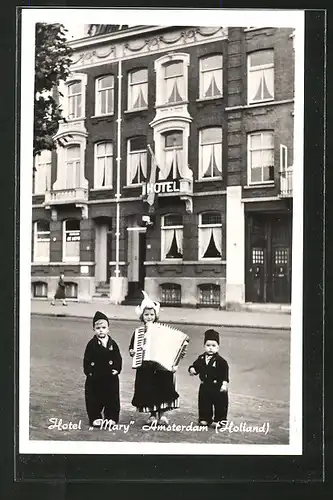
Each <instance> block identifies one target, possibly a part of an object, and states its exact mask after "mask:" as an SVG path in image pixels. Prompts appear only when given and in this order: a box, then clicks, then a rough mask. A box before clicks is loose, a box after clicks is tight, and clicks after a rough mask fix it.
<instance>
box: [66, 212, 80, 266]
mask: <svg viewBox="0 0 333 500" xmlns="http://www.w3.org/2000/svg"><path fill="white" fill-rule="evenodd" d="M69 221H76V222H78V224H79V230H78V231H79V232H80V240H79V255H78V257H72V256H68V255H66V246H67V241H66V234H67V233H68V232H71V231H74V229H72V230H68V229H66V225H67V222H69ZM75 231H77V230H75ZM80 242H81V227H80V220H79V219H65V220H64V221H63V225H62V261H63V262H73V263H79V262H80V258H81V255H80V254H81V251H80V250H81V249H80Z"/></svg>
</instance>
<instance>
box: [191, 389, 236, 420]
mask: <svg viewBox="0 0 333 500" xmlns="http://www.w3.org/2000/svg"><path fill="white" fill-rule="evenodd" d="M198 405H199V420H200V421H201V420H205V421H206V422H207V423H208V424H209V425H210V424H211V423H212V422H213V421H214V422H220V421H221V420H227V415H228V406H229V397H228V392H227V391H223V392H222V391H221V390H220V387H219V386H216V385H215V384H213V383H207V382H202V383H201V384H200V388H199V395H198Z"/></svg>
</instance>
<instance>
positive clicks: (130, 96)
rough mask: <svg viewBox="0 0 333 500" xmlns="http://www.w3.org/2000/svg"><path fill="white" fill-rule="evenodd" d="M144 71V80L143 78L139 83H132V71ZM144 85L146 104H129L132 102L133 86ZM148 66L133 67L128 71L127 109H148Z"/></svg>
mask: <svg viewBox="0 0 333 500" xmlns="http://www.w3.org/2000/svg"><path fill="white" fill-rule="evenodd" d="M143 70H144V71H146V80H143V81H142V82H139V83H132V81H131V78H132V75H133V74H134V73H137V72H139V71H143ZM143 84H145V85H146V88H147V104H146V106H142V107H140V108H134V107H132V106H131V104H132V97H133V87H135V86H137V85H143ZM148 88H149V86H148V68H135V69H133V70H131V71H129V72H128V77H127V111H133V112H135V111H143V110H145V109H148Z"/></svg>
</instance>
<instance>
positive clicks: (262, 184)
mask: <svg viewBox="0 0 333 500" xmlns="http://www.w3.org/2000/svg"><path fill="white" fill-rule="evenodd" d="M274 186H275V182H274V181H272V182H271V181H269V182H260V183H258V184H249V185H247V186H243V189H260V188H263V187H274Z"/></svg>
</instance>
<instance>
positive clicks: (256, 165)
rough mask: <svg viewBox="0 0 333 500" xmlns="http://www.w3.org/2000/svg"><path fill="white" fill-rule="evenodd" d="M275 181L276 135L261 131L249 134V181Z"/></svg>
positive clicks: (255, 182) (257, 182)
mask: <svg viewBox="0 0 333 500" xmlns="http://www.w3.org/2000/svg"><path fill="white" fill-rule="evenodd" d="M271 181H274V135H273V133H272V132H259V133H255V134H250V135H249V136H248V183H249V184H260V183H265V182H271Z"/></svg>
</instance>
